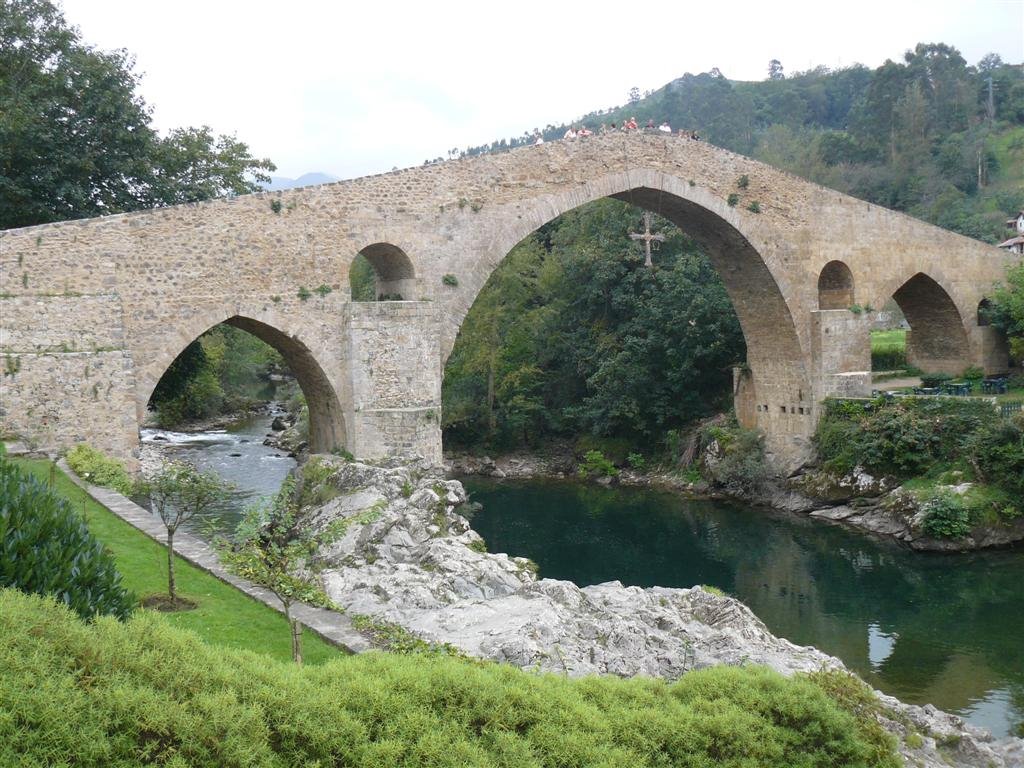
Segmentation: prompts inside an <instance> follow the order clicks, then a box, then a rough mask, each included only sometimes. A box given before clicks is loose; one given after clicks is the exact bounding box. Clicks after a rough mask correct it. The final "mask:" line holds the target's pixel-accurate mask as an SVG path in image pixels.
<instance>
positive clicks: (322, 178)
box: [263, 173, 338, 191]
mask: <svg viewBox="0 0 1024 768" xmlns="http://www.w3.org/2000/svg"><path fill="white" fill-rule="evenodd" d="M332 181H338V179H337V178H335V177H334V176H331V175H329V174H326V173H304V174H302V175H301V176H299V178H297V179H289V178H288V177H287V176H271V177H270V183H269V184H264V185H263V188H264V189H267V190H270V191H274V190H279V189H293V188H295V187H309V186H312V185H313V184H329V183H330V182H332Z"/></svg>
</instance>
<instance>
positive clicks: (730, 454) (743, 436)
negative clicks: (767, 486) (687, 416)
mask: <svg viewBox="0 0 1024 768" xmlns="http://www.w3.org/2000/svg"><path fill="white" fill-rule="evenodd" d="M701 445H702V446H703V451H702V453H703V455H704V457H705V458H704V464H703V471H704V475H705V477H706V478H707V479H708V480H710V481H711V482H712V483H714V484H715V485H719V486H721V487H723V488H726V489H727V490H730V491H733V492H740V493H757V492H759V491H760V490H761V488H762V486H763V485H764V483H765V482H766V481H767V479H768V475H769V471H768V465H767V463H766V462H765V459H764V437H763V435H761V433H760V432H758V431H757V430H753V429H745V428H743V427H741V426H739V424H737V423H736V422H735V421H732V422H729V423H727V424H725V425H722V424H715V425H711V426H708V427H705V428H704V429H703V430H702V434H701ZM714 446H717V448H715V447H714Z"/></svg>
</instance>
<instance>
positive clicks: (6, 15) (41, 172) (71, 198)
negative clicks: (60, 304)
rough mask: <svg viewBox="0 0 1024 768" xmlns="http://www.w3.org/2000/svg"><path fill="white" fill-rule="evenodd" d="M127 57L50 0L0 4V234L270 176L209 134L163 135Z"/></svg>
mask: <svg viewBox="0 0 1024 768" xmlns="http://www.w3.org/2000/svg"><path fill="white" fill-rule="evenodd" d="M132 67H133V61H132V58H131V56H130V55H129V54H128V53H127V52H125V51H123V50H119V51H99V50H97V49H95V48H93V47H91V46H89V45H87V44H85V43H84V42H83V41H82V40H81V39H80V37H79V34H78V31H77V30H76V29H75V28H73V27H69V26H68V25H67V23H66V22H65V20H64V17H63V15H62V14H61V12H60V10H59V9H58V8H57V6H55V5H54V4H53V3H52V2H50V1H49V0H0V229H6V228H9V227H22V226H29V225H32V224H42V223H45V222H48V221H60V220H63V219H76V218H82V217H86V216H98V215H101V214H108V213H120V212H123V211H132V210H138V209H142V208H152V207H154V206H159V205H170V204H174V203H185V202H195V201H198V200H205V199H208V198H211V197H216V196H219V195H225V194H240V193H245V192H253V191H256V190H257V189H258V188H259V187H258V183H259V182H260V181H269V180H270V177H269V176H268V175H267V174H266V173H265V171H272V170H274V165H273V164H272V163H271V162H270V161H269V160H259V159H256V158H254V157H252V156H251V155H250V154H249V148H248V147H247V146H246V145H245V144H244V143H242V142H240V141H238V140H236V139H235V138H234V137H231V136H214V135H213V133H212V132H211V130H210V129H209V128H207V127H202V128H183V129H178V130H174V131H171V132H170V133H169V134H168V135H167V136H163V137H161V136H160V135H159V134H158V133H157V132H156V131H155V130H154V129H153V127H152V126H151V125H150V111H149V107H148V106H147V105H146V104H145V102H144V101H143V99H142V97H141V96H139V95H138V94H137V93H136V91H137V88H138V82H139V77H138V75H137V74H135V73H134V72H133V71H132Z"/></svg>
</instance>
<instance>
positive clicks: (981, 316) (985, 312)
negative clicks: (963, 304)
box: [978, 299, 992, 326]
mask: <svg viewBox="0 0 1024 768" xmlns="http://www.w3.org/2000/svg"><path fill="white" fill-rule="evenodd" d="M991 310H992V302H991V301H989V300H988V299H982V300H981V301H979V302H978V325H979V326H986V325H991V324H992V320H991V319H990V316H989V312H991Z"/></svg>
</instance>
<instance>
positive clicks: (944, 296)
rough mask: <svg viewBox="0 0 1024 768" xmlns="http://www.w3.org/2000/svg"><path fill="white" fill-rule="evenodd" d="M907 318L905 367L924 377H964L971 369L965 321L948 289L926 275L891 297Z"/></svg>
mask: <svg viewBox="0 0 1024 768" xmlns="http://www.w3.org/2000/svg"><path fill="white" fill-rule="evenodd" d="M892 298H893V300H894V301H895V303H896V305H897V307H898V308H899V311H900V313H902V315H903V317H904V318H905V327H906V341H905V349H906V363H907V365H909V366H913V367H915V368H919V369H920V370H922V371H924V372H925V373H948V374H952V375H959V374H961V373H962V372H963V371H964V369H965V368H967V367H969V366H970V365H971V349H970V343H969V341H968V338H967V330H966V328H965V326H964V320H963V317H961V315H960V311H959V310H958V309H957V307H956V304H955V303H954V301H953V299H952V298H951V297H950V295H949V293H948V292H947V291H946V289H945V288H943V287H942V285H940V284H939V283H938V282H937V281H936V280H935V279H934V278H932V277H930V276H929V275H926V274H925V273H924V272H918V273H917V274H915V275H914V276H913V277H911V278H910V279H908V280H907V281H906V282H904V283H903V284H902V285H901V286H900V287H899V288H897V289H896V291H895V292H894V293H893V295H892Z"/></svg>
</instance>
